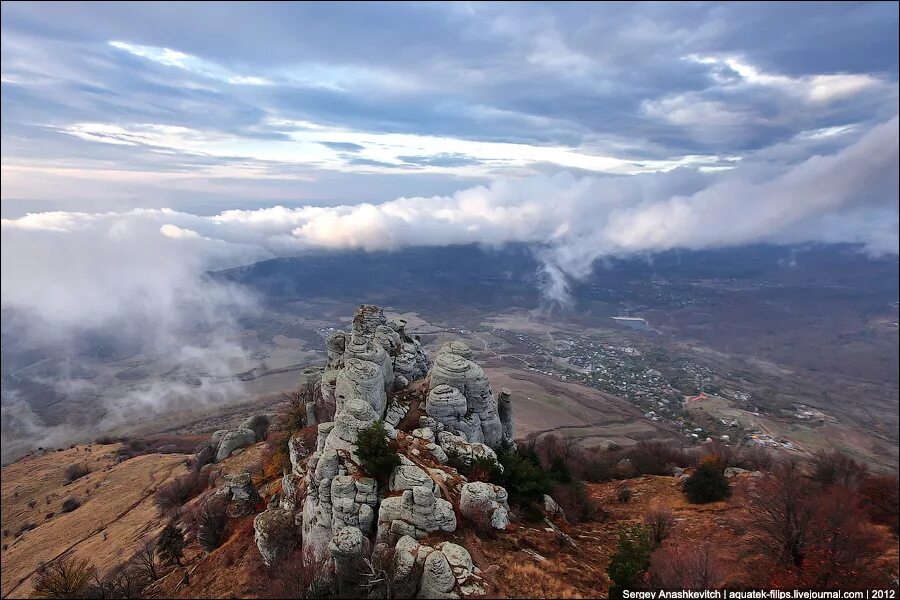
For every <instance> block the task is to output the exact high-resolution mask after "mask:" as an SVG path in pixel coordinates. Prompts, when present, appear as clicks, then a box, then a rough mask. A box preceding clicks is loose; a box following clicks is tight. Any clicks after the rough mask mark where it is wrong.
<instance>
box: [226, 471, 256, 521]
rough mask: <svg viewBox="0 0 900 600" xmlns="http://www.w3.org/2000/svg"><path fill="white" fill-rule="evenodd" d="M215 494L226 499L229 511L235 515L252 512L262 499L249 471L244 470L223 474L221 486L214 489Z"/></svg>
mask: <svg viewBox="0 0 900 600" xmlns="http://www.w3.org/2000/svg"><path fill="white" fill-rule="evenodd" d="M216 494H217V495H219V496H222V497H224V498H225V499H226V500H228V502H229V503H230V510H229V512H230V513H231V515H232V516H235V517H239V516H244V515H249V514H253V513H254V512H256V507H257V506H258V505H259V503H260V502H261V501H262V498H260V497H259V493H258V492H257V491H256V487H255V486H254V485H253V479H252V478H251V477H250V473H246V472H245V473H237V474H235V475H225V477H224V482H223V483H222V487H220V488H219V489H218V490H217V491H216Z"/></svg>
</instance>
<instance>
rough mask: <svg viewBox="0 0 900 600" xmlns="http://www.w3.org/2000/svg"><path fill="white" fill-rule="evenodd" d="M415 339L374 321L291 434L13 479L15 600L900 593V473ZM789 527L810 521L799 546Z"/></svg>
mask: <svg viewBox="0 0 900 600" xmlns="http://www.w3.org/2000/svg"><path fill="white" fill-rule="evenodd" d="M407 325H408V323H407V322H406V321H405V320H402V319H398V320H395V321H389V320H388V319H387V318H386V317H385V315H384V312H383V311H382V309H380V308H379V307H377V306H373V305H362V306H360V307H359V309H358V310H357V312H356V315H355V316H354V318H353V321H352V323H351V326H350V331H349V332H341V331H337V332H335V333H333V334H332V335H331V336H330V337H329V338H328V341H327V344H326V346H327V353H328V361H327V363H326V365H325V367H324V369H320V368H309V369H305V370H304V371H303V372H302V374H301V378H300V381H299V385H298V389H297V391H296V392H295V393H294V394H292V395H289V396H288V397H287V398H286V399H285V400H286V401H285V402H282V403H281V404H280V405H279V407H278V409H277V410H278V412H279V414H278V415H277V416H276V417H275V418H274V419H273V418H272V416H271V413H270V410H271V408H272V405H271V404H266V405H265V406H262V405H261V406H260V407H259V411H256V412H254V413H253V414H251V415H250V416H249V417H247V418H246V419H244V420H243V421H242V422H240V423H237V422H236V421H234V420H233V419H231V418H229V419H228V423H229V425H228V426H229V428H228V429H218V430H216V431H215V432H214V433H212V435H208V434H204V433H200V432H198V431H195V430H192V433H190V434H182V435H176V434H171V433H170V434H166V435H156V436H149V437H146V438H133V439H128V440H119V441H115V442H114V441H112V440H98V442H97V443H94V444H88V445H82V446H73V447H71V448H69V449H67V450H59V451H39V452H37V453H34V454H32V455H29V456H28V457H26V458H23V459H21V460H19V461H17V462H16V463H13V464H11V465H9V466H7V467H4V469H3V482H2V499H3V510H2V520H3V536H4V537H3V542H4V545H3V549H2V566H3V579H2V595H3V597H24V596H29V595H31V594H32V593H33V591H38V592H39V593H42V594H43V595H45V596H48V595H49V596H52V597H81V596H85V595H87V596H103V597H136V596H142V597H170V598H207V597H251V598H253V597H299V596H304V597H306V595H307V594H309V595H314V596H315V597H333V596H337V597H372V598H375V597H395V598H413V597H416V598H469V597H496V598H517V597H536V598H541V597H572V598H578V597H581V598H590V597H604V596H607V595H616V594H619V593H621V590H622V589H654V588H665V589H682V588H690V589H710V588H715V589H721V588H723V587H727V588H729V589H759V588H763V589H771V588H772V587H786V588H789V589H793V588H798V589H801V588H804V589H805V588H811V589H832V588H834V587H840V588H842V589H865V588H866V587H885V586H891V585H895V584H896V580H897V574H898V553H897V543H896V542H897V538H896V535H897V493H896V487H897V486H896V477H893V478H892V477H890V476H883V475H877V474H871V473H869V472H868V471H867V469H866V467H864V466H863V465H861V464H858V463H856V462H854V461H852V460H850V459H848V458H846V457H843V456H842V455H839V454H821V455H817V456H816V457H815V460H814V461H813V462H812V463H811V464H810V465H803V464H801V463H798V462H797V461H796V460H792V459H787V460H786V459H784V458H776V457H773V456H771V455H769V454H768V453H766V452H765V451H762V450H760V449H759V448H748V447H742V446H737V445H735V446H730V445H728V444H726V443H723V442H722V441H718V440H716V441H713V440H708V441H707V442H706V443H703V444H699V445H696V446H687V447H683V443H682V444H679V437H678V435H677V433H676V432H674V431H673V430H671V429H670V428H668V427H666V426H665V425H661V424H658V423H656V422H653V421H651V420H649V419H646V418H643V417H642V416H641V415H640V413H638V412H637V411H636V410H635V409H634V408H632V407H628V406H627V405H624V404H623V403H621V402H619V401H617V400H616V399H615V398H612V397H608V396H606V395H603V394H600V393H598V392H595V391H592V390H589V389H588V388H585V387H584V386H580V385H578V384H572V383H567V382H564V381H562V382H557V383H555V384H552V385H551V384H549V383H547V381H546V379H540V378H535V377H532V376H529V374H528V373H527V372H525V371H521V372H518V373H515V372H514V371H510V370H503V369H499V368H498V365H496V364H495V365H494V366H493V367H492V368H491V369H489V370H485V369H482V367H481V366H480V365H479V364H478V363H477V362H476V355H475V353H474V352H473V351H472V349H471V348H470V347H469V346H468V345H466V344H465V343H462V342H460V341H457V340H452V339H444V340H442V342H443V343H442V345H441V346H440V348H439V349H438V350H437V351H436V352H435V353H434V354H431V353H429V352H428V351H427V350H426V348H425V347H424V346H423V344H421V342H420V340H419V338H418V337H417V336H415V335H414V334H412V333H411V332H408V331H407V330H406V327H407ZM485 347H486V348H487V344H485ZM498 383H499V384H501V385H504V386H505V385H510V386H514V388H513V389H510V388H508V387H502V388H500V389H499V390H498V391H497V392H496V393H495V392H494V388H493V387H492V386H494V385H497V384H498ZM557 395H559V396H560V397H563V396H564V397H565V398H566V400H565V402H564V403H563V402H561V400H560V398H557ZM519 397H524V398H526V399H527V401H528V402H527V403H524V402H523V407H525V408H526V409H525V410H522V411H521V414H519V413H518V412H517V411H516V405H517V399H518V398H519ZM233 416H234V415H233ZM553 419H556V420H557V421H559V420H560V419H569V421H564V420H563V421H559V422H554V421H553ZM610 426H615V427H613V428H612V429H608V428H609V427H610ZM554 429H561V430H564V431H567V432H570V433H571V430H574V431H575V432H574V433H573V435H568V436H565V437H557V436H556V435H554V434H553V433H552V431H551V430H554ZM581 430H583V431H582V433H581V434H580V435H579V434H578V433H577V432H578V431H581ZM617 436H618V437H617ZM590 439H602V440H605V443H604V444H602V445H592V444H590V443H588V442H587V440H590ZM100 442H108V443H100ZM619 442H621V443H619ZM689 500H690V501H689ZM786 512H787V513H790V514H799V515H802V518H798V519H797V520H796V523H794V521H791V522H790V523H789V525H790V530H789V531H786V530H785V528H784V527H785V526H784V524H783V523H782V522H781V521H780V520H779V518H778V515H781V514H785V513H786ZM773 519H774V520H773ZM785 540H789V542H790V543H788V544H787V545H785V544H784V543H783V542H785ZM147 544H149V545H147ZM44 564H46V565H48V566H49V568H44V567H42V565H44ZM54 569H56V570H54ZM54 573H56V574H57V575H58V577H57V578H56V579H53V578H52V577H53V575H54ZM63 584H64V585H63ZM63 588H64V589H65V591H64V592H61V591H60V590H61V589H63ZM51 589H52V590H54V591H52V592H50V591H48V590H51Z"/></svg>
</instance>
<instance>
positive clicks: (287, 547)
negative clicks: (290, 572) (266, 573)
mask: <svg viewBox="0 0 900 600" xmlns="http://www.w3.org/2000/svg"><path fill="white" fill-rule="evenodd" d="M253 530H254V532H255V534H254V538H255V540H256V546H257V548H259V553H260V554H261V555H262V559H263V562H264V563H265V564H266V566H272V565H274V564H275V563H277V562H278V561H279V560H281V559H282V558H284V557H286V556H288V555H289V554H290V553H291V552H293V551H294V549H295V548H296V547H297V531H296V526H295V525H294V514H293V513H292V512H290V511H288V510H283V509H280V508H270V509H268V510H264V511H263V512H261V513H259V514H258V515H256V518H254V519H253Z"/></svg>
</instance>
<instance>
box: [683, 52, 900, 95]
mask: <svg viewBox="0 0 900 600" xmlns="http://www.w3.org/2000/svg"><path fill="white" fill-rule="evenodd" d="M685 59H686V60H691V61H693V62H696V63H699V64H703V65H709V66H711V67H718V68H721V67H727V68H728V69H730V70H731V71H732V72H734V73H736V74H737V75H738V76H739V80H737V81H734V80H732V79H730V78H728V77H724V76H722V74H721V73H716V72H714V73H713V75H714V76H715V77H716V79H717V81H719V82H720V83H721V84H723V85H725V86H726V87H727V86H728V85H741V84H745V85H755V86H761V87H767V88H773V89H775V90H777V91H779V92H781V93H783V94H785V95H788V96H791V97H794V98H796V99H798V100H801V101H803V102H806V103H810V104H829V103H831V102H836V101H838V100H843V99H845V98H850V97H852V96H855V95H857V94H860V93H862V92H864V91H866V90H870V89H872V88H876V87H884V86H886V85H887V83H886V82H885V81H882V80H881V79H878V78H877V77H874V76H872V75H869V74H867V73H863V74H856V73H836V74H821V75H807V76H804V77H788V76H787V75H779V74H775V73H766V72H764V71H762V70H760V69H758V68H757V67H755V66H754V65H751V64H749V63H748V62H746V61H745V60H743V59H741V58H738V57H716V56H699V55H696V54H692V55H690V56H687V57H685Z"/></svg>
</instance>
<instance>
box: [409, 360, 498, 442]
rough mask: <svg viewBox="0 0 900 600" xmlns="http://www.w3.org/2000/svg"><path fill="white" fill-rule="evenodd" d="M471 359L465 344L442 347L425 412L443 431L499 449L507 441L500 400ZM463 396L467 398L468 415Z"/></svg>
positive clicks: (435, 364)
mask: <svg viewBox="0 0 900 600" xmlns="http://www.w3.org/2000/svg"><path fill="white" fill-rule="evenodd" d="M471 357H472V350H471V349H470V348H469V347H468V346H466V345H465V344H463V343H462V342H449V343H447V344H444V346H443V347H441V349H440V351H439V352H438V354H437V357H436V358H435V361H434V367H432V369H431V374H430V378H431V379H430V384H429V392H428V399H427V401H426V406H425V412H426V414H427V415H428V417H430V419H432V420H433V421H435V422H437V423H439V424H440V426H442V428H444V429H447V430H450V431H451V432H452V431H458V432H460V433H462V434H463V436H464V437H465V438H466V440H467V441H469V442H483V443H485V444H487V445H488V446H490V447H492V448H496V447H498V446H499V445H500V443H501V442H502V441H503V439H504V435H503V424H502V423H501V421H500V416H499V413H498V412H497V400H496V399H495V398H494V393H493V391H491V386H490V383H489V382H488V379H487V377H486V376H485V374H484V371H483V370H482V368H481V367H479V366H478V365H477V364H475V363H474V362H472V360H471ZM454 390H456V391H455V392H454ZM460 396H461V397H462V398H465V412H462V404H461V398H460ZM510 418H511V417H510ZM423 424H427V425H432V423H431V422H428V421H425V422H424V423H423Z"/></svg>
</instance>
